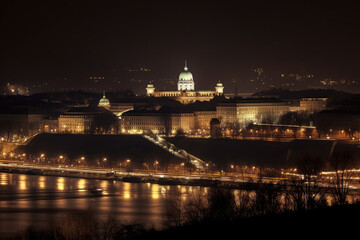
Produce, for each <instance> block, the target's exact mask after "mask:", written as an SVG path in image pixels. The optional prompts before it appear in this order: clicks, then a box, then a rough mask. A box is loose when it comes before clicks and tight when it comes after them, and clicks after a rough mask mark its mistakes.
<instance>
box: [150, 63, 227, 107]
mask: <svg viewBox="0 0 360 240" xmlns="http://www.w3.org/2000/svg"><path fill="white" fill-rule="evenodd" d="M177 86H178V89H177V91H156V89H155V86H154V85H153V84H152V83H150V84H148V85H147V87H146V95H147V96H149V97H170V98H174V99H176V100H177V101H179V102H181V103H183V104H188V103H193V102H195V101H209V100H211V99H212V98H214V96H221V95H223V94H224V86H223V84H222V83H221V82H218V83H217V84H216V86H215V91H196V90H195V82H194V78H193V75H192V73H191V72H190V71H189V69H188V67H187V63H186V61H185V67H184V71H182V72H181V73H180V75H179V81H178V84H177Z"/></svg>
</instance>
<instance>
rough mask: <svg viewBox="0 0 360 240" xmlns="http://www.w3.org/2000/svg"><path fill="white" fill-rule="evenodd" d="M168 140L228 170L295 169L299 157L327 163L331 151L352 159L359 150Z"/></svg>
mask: <svg viewBox="0 0 360 240" xmlns="http://www.w3.org/2000/svg"><path fill="white" fill-rule="evenodd" d="M168 141H170V142H171V143H173V144H175V145H176V146H178V147H180V148H183V149H185V150H186V151H188V152H189V153H191V154H193V155H195V156H197V157H199V158H201V159H203V160H205V161H210V162H213V163H215V164H216V165H217V166H218V167H221V168H223V169H224V170H225V169H228V168H229V166H230V165H231V164H238V165H247V166H252V165H256V166H261V167H277V168H287V167H295V165H296V161H297V160H298V159H299V158H302V157H304V156H307V155H310V156H312V157H320V158H321V159H323V160H327V159H328V157H329V154H330V152H331V151H347V152H349V153H350V154H352V155H353V157H354V158H355V159H359V158H360V149H359V148H358V147H357V146H358V145H355V144H345V143H339V142H338V143H334V141H325V140H324V141H322V140H295V141H292V142H275V141H274V142H271V141H263V140H237V139H229V138H219V139H211V138H203V139H199V138H184V137H174V138H168Z"/></svg>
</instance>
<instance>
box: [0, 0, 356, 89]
mask: <svg viewBox="0 0 360 240" xmlns="http://www.w3.org/2000/svg"><path fill="white" fill-rule="evenodd" d="M358 2H359V1H337V2H335V1H334V2H332V1H314V0H313V1H225V0H223V1H185V0H184V1H134V0H132V1H120V0H119V1H102V0H101V1H100V0H99V1H75V0H73V1H64V0H62V1H57V0H52V1H16V0H5V1H1V5H2V6H1V8H0V11H1V12H0V13H1V22H0V24H1V25H0V27H1V28H0V29H1V40H0V41H1V42H0V43H1V54H0V55H1V68H0V70H1V72H0V73H1V75H0V78H1V81H2V82H9V81H10V82H12V81H13V82H25V81H27V82H33V81H44V80H46V81H57V80H58V79H63V77H64V76H70V77H72V78H73V79H74V81H80V80H79V79H81V76H89V75H91V74H95V75H96V74H100V75H101V74H105V75H106V74H110V73H111V72H112V73H114V72H115V71H121V70H123V69H124V68H126V67H136V66H146V67H149V68H151V69H152V72H153V76H152V77H153V78H161V77H174V78H177V76H178V74H179V72H180V71H181V70H182V67H183V63H184V59H187V61H188V63H189V68H190V70H191V72H192V73H193V74H194V78H195V80H196V81H197V84H198V86H202V88H206V87H205V86H207V84H208V83H209V84H211V85H213V83H214V82H217V81H218V80H221V81H223V82H224V83H226V82H230V81H231V79H232V78H234V77H235V76H236V77H237V78H240V79H241V78H245V75H246V74H247V73H246V72H247V71H248V69H249V68H252V67H262V68H264V71H265V72H266V73H267V74H268V75H271V74H274V75H276V74H278V73H279V72H286V71H288V72H290V71H299V70H305V71H309V72H312V73H322V74H328V75H329V76H341V77H345V78H351V79H355V80H360V79H359V77H358V69H359V66H360V60H359V59H360V14H359V13H360V4H359V3H358ZM84 84H85V83H84Z"/></svg>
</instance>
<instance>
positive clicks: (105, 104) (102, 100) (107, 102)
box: [98, 92, 110, 108]
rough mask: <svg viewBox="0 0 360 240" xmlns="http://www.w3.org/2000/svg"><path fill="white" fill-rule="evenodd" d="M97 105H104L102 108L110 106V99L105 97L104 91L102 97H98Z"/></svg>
mask: <svg viewBox="0 0 360 240" xmlns="http://www.w3.org/2000/svg"><path fill="white" fill-rule="evenodd" d="M98 106H99V107H104V108H108V107H110V101H109V99H107V98H106V96H105V92H104V95H103V97H102V99H100V101H99V105H98Z"/></svg>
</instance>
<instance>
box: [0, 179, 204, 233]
mask: <svg viewBox="0 0 360 240" xmlns="http://www.w3.org/2000/svg"><path fill="white" fill-rule="evenodd" d="M91 185H92V186H99V187H101V188H103V189H104V190H105V191H104V192H103V193H102V194H95V193H91V192H89V191H88V187H89V186H91ZM176 188H177V189H178V190H180V192H181V194H182V195H184V196H186V194H188V193H190V192H194V191H197V190H199V189H200V187H191V186H162V185H158V184H152V183H127V182H121V181H109V180H93V179H82V178H66V177H55V176H38V175H25V174H11V173H0V236H11V235H12V234H14V233H15V232H17V231H21V230H24V229H25V228H26V227H28V226H30V225H32V226H34V227H35V228H37V229H41V228H48V227H51V226H56V225H57V224H59V223H60V222H61V220H62V219H63V217H64V216H65V213H67V212H68V211H71V210H75V209H91V210H92V211H93V212H94V213H95V214H96V215H97V216H98V217H99V218H106V217H107V216H109V215H112V216H115V217H116V218H117V219H118V220H120V221H121V222H123V223H134V222H136V223H142V224H145V225H147V226H152V225H154V226H155V227H157V228H160V227H161V223H162V221H163V219H164V217H165V216H166V206H167V203H168V202H169V201H171V197H172V196H173V194H171V193H172V191H174V190H176Z"/></svg>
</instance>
